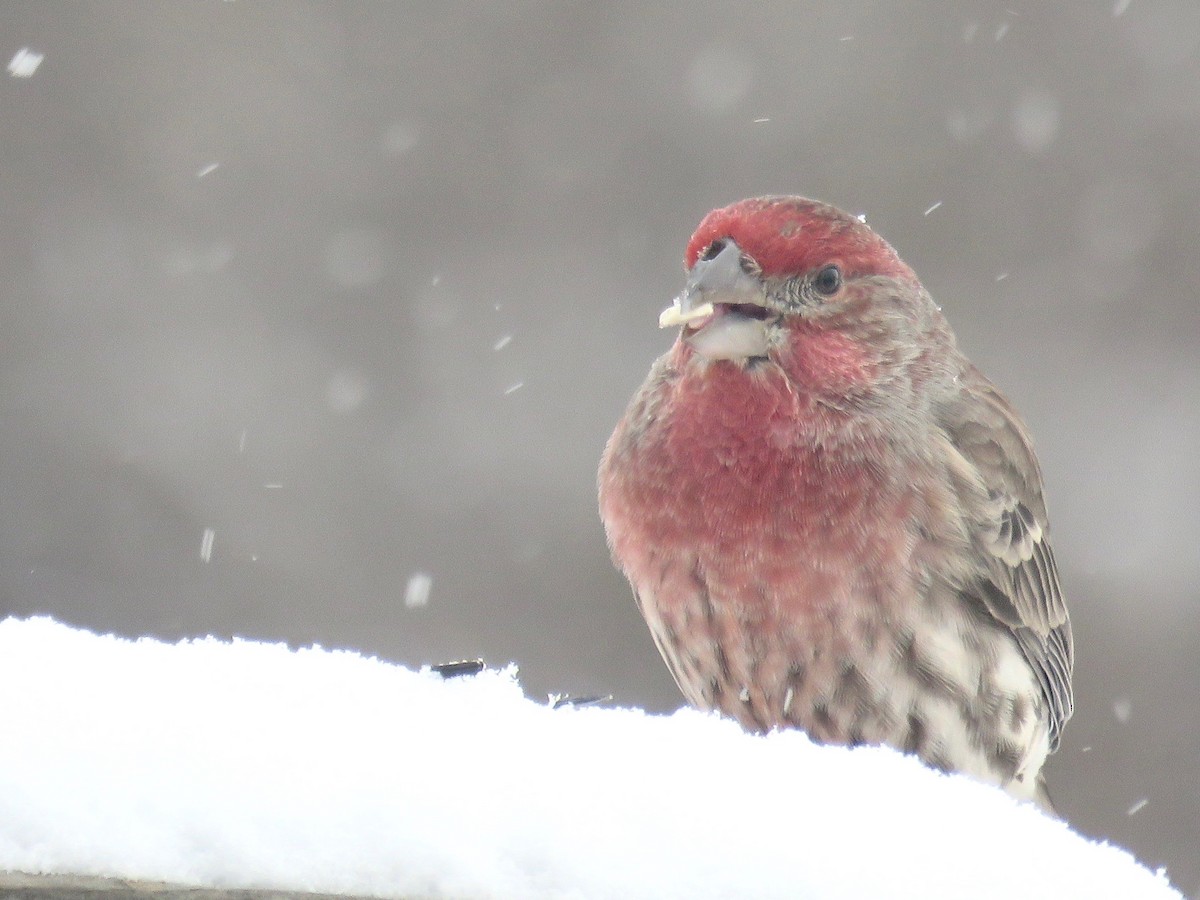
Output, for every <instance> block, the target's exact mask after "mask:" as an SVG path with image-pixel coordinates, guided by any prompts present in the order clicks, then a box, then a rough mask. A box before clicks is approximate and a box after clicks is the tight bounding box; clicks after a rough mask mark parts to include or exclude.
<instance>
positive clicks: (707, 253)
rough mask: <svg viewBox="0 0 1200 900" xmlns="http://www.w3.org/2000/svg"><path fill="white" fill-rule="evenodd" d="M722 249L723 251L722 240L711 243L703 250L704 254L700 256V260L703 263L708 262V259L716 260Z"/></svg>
mask: <svg viewBox="0 0 1200 900" xmlns="http://www.w3.org/2000/svg"><path fill="white" fill-rule="evenodd" d="M724 249H725V241H724V240H716V241H713V242H712V243H711V244H709V245H708V246H707V247H705V248H704V252H703V253H701V254H700V258H701V259H702V260H704V261H705V262H708V260H710V259H716V258H717V254H718V253H720V252H721V251H722V250H724Z"/></svg>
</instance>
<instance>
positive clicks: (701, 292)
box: [658, 240, 774, 359]
mask: <svg viewBox="0 0 1200 900" xmlns="http://www.w3.org/2000/svg"><path fill="white" fill-rule="evenodd" d="M766 304H767V297H766V294H765V293H764V292H763V286H762V282H761V281H760V280H759V279H758V278H757V277H756V276H754V275H752V274H750V273H748V272H746V271H745V270H744V269H743V268H742V251H741V249H740V248H739V247H738V245H737V244H735V243H734V242H733V241H731V240H726V241H725V245H724V246H723V247H722V248H721V250H720V252H719V253H717V255H716V256H714V257H713V258H712V259H699V260H697V261H696V264H695V265H694V266H692V270H691V272H689V273H688V280H687V284H686V286H685V287H684V290H683V293H682V294H680V295H679V296H678V297H676V298H675V301H674V303H672V304H671V305H670V306H668V307H667V308H666V309H664V310H663V311H662V314H661V315H659V317H658V327H659V328H671V327H673V326H676V325H684V326H687V331H686V332H685V338H686V339H687V340H688V341H689V342H690V343H691V344H692V346H693V347H694V348H695V349H696V350H697V351H698V352H699V353H701V354H702V355H703V356H707V357H709V358H710V359H745V358H747V357H751V356H763V355H765V354H766V350H767V331H766V324H767V323H766V320H767V319H770V318H774V317H773V316H772V315H771V313H770V311H769V310H768V309H767V308H766Z"/></svg>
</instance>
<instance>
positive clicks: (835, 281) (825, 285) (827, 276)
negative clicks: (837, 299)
mask: <svg viewBox="0 0 1200 900" xmlns="http://www.w3.org/2000/svg"><path fill="white" fill-rule="evenodd" d="M841 286H842V270H841V269H839V268H838V267H837V266H826V267H825V268H823V269H822V270H821V271H820V272H818V273H817V274H816V277H815V278H813V287H814V288H816V290H817V293H818V294H824V295H825V296H827V297H828V296H829V295H830V294H836V293H837V291H838V288H840V287H841Z"/></svg>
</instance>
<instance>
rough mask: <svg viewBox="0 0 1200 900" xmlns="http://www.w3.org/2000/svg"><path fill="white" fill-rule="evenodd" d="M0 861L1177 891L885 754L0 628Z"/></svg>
mask: <svg viewBox="0 0 1200 900" xmlns="http://www.w3.org/2000/svg"><path fill="white" fill-rule="evenodd" d="M0 720H2V721H3V722H4V727H5V732H6V738H5V740H4V741H2V742H0V868H3V869H9V870H18V871H24V872H32V873H55V874H81V875H102V876H115V877H121V878H134V879H154V880H165V881H174V882H183V883H188V884H194V885H206V886H215V887H227V888H232V887H261V888H273V889H297V890H312V891H328V892H342V893H348V894H362V895H376V896H392V897H429V898H449V897H454V898H483V897H487V898H522V900H523V898H641V897H646V898H672V897H679V898H690V900H699V898H732V897H746V898H753V897H781V898H782V897H787V898H808V897H815V898H861V897H890V898H922V900H930V898H949V897H953V898H961V897H972V898H991V897H997V898H998V897H1004V898H1011V897H1021V898H1023V900H1032V898H1038V897H1046V898H1056V900H1062V898H1069V897H1080V898H1083V897H1087V898H1090V900H1095V898H1106V897H1111V898H1122V900H1130V898H1167V897H1179V896H1180V895H1179V894H1178V893H1176V892H1175V891H1174V890H1173V889H1172V888H1171V887H1170V885H1169V884H1168V882H1167V879H1166V876H1165V875H1164V874H1163V873H1161V872H1160V873H1157V874H1154V873H1151V872H1149V871H1148V870H1146V869H1144V868H1142V867H1141V866H1140V865H1138V864H1137V863H1136V862H1135V861H1134V859H1133V858H1132V857H1131V856H1130V855H1129V854H1128V853H1126V852H1125V851H1124V850H1121V849H1119V848H1116V847H1112V846H1108V845H1103V844H1099V843H1095V842H1092V841H1090V840H1087V839H1085V838H1083V837H1080V836H1079V835H1078V834H1076V833H1074V832H1073V831H1071V829H1070V828H1069V827H1068V826H1067V825H1065V824H1064V823H1062V822H1059V821H1055V820H1053V819H1050V818H1048V817H1046V816H1043V815H1042V814H1041V813H1040V812H1039V811H1038V810H1037V809H1035V808H1033V807H1031V806H1028V805H1022V804H1019V803H1017V802H1015V801H1013V800H1011V799H1010V798H1009V797H1008V796H1007V795H1005V794H1003V793H1001V792H1000V791H998V790H995V789H993V788H990V787H986V786H984V785H980V784H976V783H974V782H972V781H969V780H967V779H964V778H959V777H951V776H945V775H940V774H937V773H934V772H931V771H929V770H927V769H925V768H924V767H922V766H921V765H919V764H918V763H917V762H916V761H914V760H913V759H911V758H907V757H904V756H902V755H900V754H898V753H894V752H891V751H888V750H884V749H875V748H860V749H856V750H847V749H843V748H834V747H819V746H816V745H814V744H812V743H810V742H809V741H808V739H807V738H806V737H805V736H804V735H803V734H800V733H798V732H782V733H775V734H770V735H767V736H765V737H754V736H750V735H747V734H744V733H743V732H742V731H741V730H740V729H739V728H738V727H737V726H736V725H734V724H733V723H732V722H729V721H725V720H721V719H718V718H716V717H714V716H709V715H704V714H701V713H698V712H693V711H686V710H685V711H681V712H679V713H676V714H674V715H670V716H653V715H647V714H645V713H643V712H640V711H638V710H632V709H604V708H579V709H574V708H561V709H558V710H554V709H551V708H550V707H549V706H548V705H546V704H544V703H539V702H534V701H532V700H530V699H528V698H526V697H525V696H524V695H523V693H522V691H521V688H520V686H519V684H518V683H517V680H516V672H515V669H513V668H511V667H510V668H509V669H507V670H504V671H495V670H489V671H486V672H484V673H482V674H480V675H477V676H473V677H465V678H456V679H450V680H443V679H442V678H441V677H440V676H438V675H436V674H434V673H432V672H430V671H428V670H423V671H419V672H416V671H412V670H409V669H405V668H403V667H401V666H398V665H393V664H389V663H386V662H383V661H380V660H378V659H372V658H367V657H364V656H360V655H358V654H355V653H351V652H344V651H331V650H325V649H321V648H319V647H314V648H309V649H301V650H291V649H289V648H288V647H286V646H284V645H280V644H265V643H255V642H250V641H240V640H235V641H233V642H232V643H230V642H225V641H220V640H215V639H211V638H209V639H203V640H193V641H184V642H182V643H179V644H166V643H161V642H159V641H154V640H149V639H141V640H137V641H129V640H125V639H120V638H115V637H112V636H99V635H95V634H92V633H89V632H86V631H81V630H76V629H73V628H70V627H68V626H65V625H62V624H59V623H57V622H54V621H52V620H50V619H45V618H37V619H29V620H18V619H7V620H5V621H3V622H0Z"/></svg>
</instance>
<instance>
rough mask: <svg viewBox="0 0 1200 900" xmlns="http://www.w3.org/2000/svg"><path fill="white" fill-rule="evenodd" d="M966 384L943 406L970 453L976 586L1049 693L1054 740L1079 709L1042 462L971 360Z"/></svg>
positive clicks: (957, 442) (956, 468) (966, 476)
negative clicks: (979, 571)
mask: <svg viewBox="0 0 1200 900" xmlns="http://www.w3.org/2000/svg"><path fill="white" fill-rule="evenodd" d="M959 385H960V387H961V390H960V391H959V392H958V393H957V394H956V395H955V397H954V398H953V399H952V400H950V402H948V403H946V404H945V406H944V408H943V409H942V410H941V413H942V425H943V427H944V428H945V431H946V435H947V437H948V438H949V441H950V444H951V446H952V448H953V450H954V451H956V452H957V454H960V455H961V459H960V460H957V461H956V462H955V464H954V465H953V466H952V467H951V468H952V471H953V472H954V473H955V474H956V476H958V477H957V478H956V482H957V484H956V486H957V488H958V490H959V492H960V495H962V498H963V501H964V505H965V507H966V508H967V509H969V510H972V511H973V513H974V515H973V516H972V520H971V523H970V524H971V528H972V539H973V541H974V542H975V544H976V545H977V547H978V548H979V549H980V550H981V551H982V554H981V555H982V556H983V558H984V560H985V561H986V566H985V568H984V574H983V575H982V576H981V577H980V579H979V581H978V582H977V583H976V584H974V585H968V587H967V591H968V592H969V593H970V594H971V595H972V596H975V597H977V599H978V600H980V601H981V602H982V603H983V605H984V607H985V608H986V609H987V610H988V612H989V613H991V615H992V616H993V617H994V618H996V619H997V620H998V621H1000V622H1003V623H1004V624H1005V625H1006V626H1008V627H1009V628H1010V629H1011V630H1012V632H1013V635H1014V637H1015V638H1016V640H1017V644H1018V646H1019V647H1020V648H1021V652H1022V653H1023V654H1024V655H1025V658H1026V659H1027V660H1028V661H1029V664H1030V666H1031V667H1032V668H1033V671H1034V673H1035V675H1036V676H1037V679H1038V683H1039V684H1040V685H1041V688H1042V693H1043V694H1044V695H1045V698H1046V703H1047V707H1048V709H1049V712H1050V723H1049V724H1050V745H1051V749H1055V748H1056V747H1057V746H1058V742H1059V735H1060V734H1061V732H1062V728H1063V725H1064V724H1065V723H1066V721H1067V719H1069V718H1070V717H1071V713H1072V711H1073V709H1074V700H1073V697H1072V693H1071V672H1072V669H1073V667H1074V659H1075V651H1074V643H1073V641H1072V637H1071V621H1070V618H1069V616H1068V614H1067V605H1066V601H1065V600H1064V598H1063V593H1062V587H1061V586H1060V584H1059V578H1058V566H1057V564H1056V563H1055V561H1054V551H1053V548H1052V547H1051V543H1050V534H1049V523H1048V521H1047V517H1046V503H1045V499H1044V497H1043V495H1042V474H1041V468H1040V467H1039V466H1038V462H1037V458H1036V457H1035V456H1034V453H1033V447H1032V444H1031V443H1030V439H1029V435H1028V432H1027V431H1026V429H1025V426H1024V424H1023V423H1022V422H1021V420H1020V418H1019V417H1018V416H1017V413H1016V411H1015V410H1014V409H1013V407H1012V405H1011V404H1010V403H1009V402H1008V400H1007V399H1006V398H1005V397H1004V395H1003V394H1001V393H1000V392H999V391H998V390H997V389H996V387H995V386H994V385H993V384H992V383H991V382H990V381H989V380H988V379H987V378H986V377H985V376H984V375H983V374H982V373H980V372H979V371H978V370H977V369H975V368H974V367H972V366H970V365H968V366H967V367H966V368H965V369H964V371H963V373H962V375H960V378H959ZM964 462H965V464H966V465H963V463H964Z"/></svg>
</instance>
